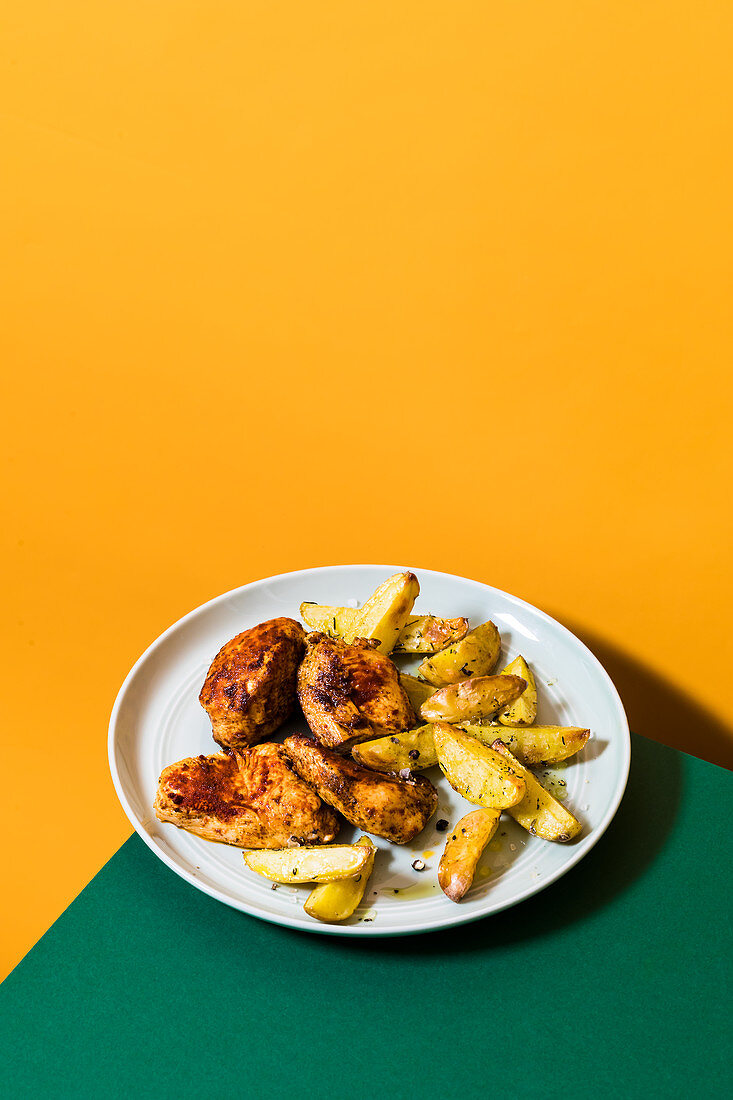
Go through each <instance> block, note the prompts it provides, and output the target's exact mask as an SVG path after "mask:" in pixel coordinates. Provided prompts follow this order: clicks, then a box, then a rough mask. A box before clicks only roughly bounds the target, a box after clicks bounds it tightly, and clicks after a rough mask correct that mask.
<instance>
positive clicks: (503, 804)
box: [433, 722, 525, 810]
mask: <svg viewBox="0 0 733 1100" xmlns="http://www.w3.org/2000/svg"><path fill="white" fill-rule="evenodd" d="M433 740H434V742H435V749H436V752H437V754H438V765H439V767H440V770H441V771H442V772H443V775H444V776H445V777H446V779H447V780H448V782H449V783H450V785H451V787H452V788H453V790H454V791H457V792H458V794H460V795H462V796H463V797H464V798H465V799H466V801H467V802H473V803H474V805H477V806H484V807H485V808H486V809H489V810H492V809H497V810H501V809H506V808H507V807H509V806H513V805H514V804H515V803H517V802H520V801H521V799H522V798H523V797H524V794H525V782H524V779H523V778H522V776H521V774H520V772H521V770H522V769H521V767H519V766H518V767H516V768H515V767H514V765H513V764H509V763H508V762H507V761H505V760H503V759H502V757H501V755H500V754H499V753H498V752H496V750H495V749H494V748H489V747H488V746H487V745H482V744H481V743H480V742H479V741H476V740H475V738H473V737H469V736H468V734H467V733H464V732H463V731H462V730H460V729H457V728H456V727H454V726H449V725H448V724H447V723H446V722H436V723H435V724H434V726H433Z"/></svg>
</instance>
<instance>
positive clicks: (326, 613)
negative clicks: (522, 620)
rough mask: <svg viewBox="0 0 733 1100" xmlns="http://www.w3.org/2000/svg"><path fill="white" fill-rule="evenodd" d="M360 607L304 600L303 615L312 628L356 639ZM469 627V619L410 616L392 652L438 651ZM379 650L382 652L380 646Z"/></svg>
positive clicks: (335, 635)
mask: <svg viewBox="0 0 733 1100" xmlns="http://www.w3.org/2000/svg"><path fill="white" fill-rule="evenodd" d="M358 615H359V610H358V609H357V608H355V607H332V606H330V605H329V604H318V603H302V604H301V605H300V617H301V619H302V620H303V622H305V623H306V624H307V625H308V626H309V627H310V628H311V630H320V631H321V632H322V633H323V634H328V635H329V637H331V638H341V640H342V641H344V642H353V641H354V639H355V638H356V637H358V636H359V635H358V634H357V632H356V629H355V624H356V623H357V621H358V619H357V616H358ZM467 630H468V619H463V618H459V619H441V618H439V617H438V616H437V615H411V616H410V617H409V618H408V620H407V622H406V623H405V625H404V626H403V628H402V630H401V631H400V633H399V635H398V637H397V641H396V642H395V644H394V648H393V650H392V652H393V653H437V651H438V650H439V649H442V648H443V646H446V645H448V644H449V643H450V642H457V641H459V640H460V639H461V638H462V637H463V636H464V635H465V633H466V631H467ZM380 652H382V650H381V648H380Z"/></svg>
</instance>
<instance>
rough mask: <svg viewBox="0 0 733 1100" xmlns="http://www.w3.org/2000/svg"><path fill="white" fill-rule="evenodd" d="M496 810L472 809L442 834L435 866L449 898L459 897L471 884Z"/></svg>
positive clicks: (495, 821) (495, 819) (496, 816)
mask: <svg viewBox="0 0 733 1100" xmlns="http://www.w3.org/2000/svg"><path fill="white" fill-rule="evenodd" d="M500 816H501V811H500V810H485V809H480V810H472V811H471V813H469V814H466V816H465V817H462V818H461V820H460V821H459V822H458V824H457V825H456V827H455V829H453V830H452V831H451V832H450V833H449V834H448V837H447V838H446V842H445V850H444V851H443V855H442V857H441V860H440V866H439V867H438V882H439V883H440V888H441V890H442V891H443V893H444V894H445V895H446V896H447V897H449V898H450V899H451V901H460V900H461V898H462V897H464V896H465V895H466V894H467V893H468V891H469V890H470V888H471V883H472V882H473V876H474V875H475V873H476V864H477V863H478V861H479V858H480V856H481V853H482V852H483V850H484V848H485V847H486V845H487V844H488V843H489V841H490V840H491V838H492V836H493V835H494V833H495V832H496V827H497V825H498V824H499V817H500Z"/></svg>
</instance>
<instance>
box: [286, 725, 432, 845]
mask: <svg viewBox="0 0 733 1100" xmlns="http://www.w3.org/2000/svg"><path fill="white" fill-rule="evenodd" d="M284 744H285V748H286V749H287V752H288V756H289V757H290V759H291V760H292V761H293V764H294V766H295V769H296V771H297V772H298V774H299V775H301V776H302V777H303V779H305V780H306V782H308V783H310V784H311V786H312V787H315V789H316V790H317V791H318V794H319V795H320V796H321V798H322V799H323V801H324V802H328V803H329V804H330V805H331V806H333V807H334V808H335V809H337V810H338V811H339V813H342V814H343V815H344V817H345V818H346V820H347V821H350V822H351V824H352V825H356V826H357V828H359V829H363V830H364V832H365V833H373V834H374V836H383V837H384V838H385V839H386V840H391V841H392V842H393V843H394V844H407V842H408V841H409V840H412V838H413V837H415V836H417V834H418V833H419V832H420V830H421V829H423V828H424V827H425V824H426V822H427V821H428V819H429V818H430V817H431V816H432V814H433V813H434V812H435V807H436V806H437V804H438V792H437V791H436V789H435V787H434V786H433V785H432V783H430V782H429V781H428V780H427V779H426V778H425V777H424V776H422V775H419V776H410V778H408V779H400V778H398V777H397V776H396V775H384V774H382V773H380V772H373V771H370V770H369V768H363V767H362V766H361V764H357V763H356V762H355V761H354V760H350V759H349V758H348V757H345V756H341V754H340V753H338V752H335V751H334V750H333V749H328V748H325V747H324V746H323V745H319V744H318V742H317V741H314V740H313V739H312V738H310V737H303V736H301V735H300V734H295V735H294V736H292V737H287V738H286V739H285V742H284Z"/></svg>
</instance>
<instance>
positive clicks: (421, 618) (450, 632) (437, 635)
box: [394, 615, 468, 653]
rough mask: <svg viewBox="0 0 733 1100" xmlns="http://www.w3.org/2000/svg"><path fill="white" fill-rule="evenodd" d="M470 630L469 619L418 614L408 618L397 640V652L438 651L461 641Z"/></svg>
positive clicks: (395, 649) (395, 650)
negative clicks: (441, 617)
mask: <svg viewBox="0 0 733 1100" xmlns="http://www.w3.org/2000/svg"><path fill="white" fill-rule="evenodd" d="M467 631H468V619H464V618H460V619H440V618H438V617H437V616H436V615H418V616H416V617H413V618H410V619H408V620H407V622H406V623H405V625H404V626H403V628H402V630H401V631H400V634H399V637H398V638H397V641H396V642H395V647H394V652H395V653H438V651H439V650H441V649H444V648H445V646H447V645H450V644H451V643H452V642H459V641H460V640H461V638H464V637H465V636H466V632H467Z"/></svg>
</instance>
